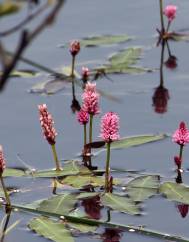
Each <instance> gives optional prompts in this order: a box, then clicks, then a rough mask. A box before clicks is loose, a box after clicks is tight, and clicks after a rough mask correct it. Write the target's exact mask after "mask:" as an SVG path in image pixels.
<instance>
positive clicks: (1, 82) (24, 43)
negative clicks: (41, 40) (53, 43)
mask: <svg viewBox="0 0 189 242" xmlns="http://www.w3.org/2000/svg"><path fill="white" fill-rule="evenodd" d="M63 4H64V0H59V1H58V2H57V4H56V5H55V6H54V8H53V9H52V11H51V12H50V13H49V14H48V16H47V17H45V19H44V20H43V21H42V22H41V23H40V24H39V25H38V26H37V27H36V28H35V29H34V30H33V32H31V33H29V32H28V31H26V30H24V31H23V32H22V33H21V40H20V43H19V44H18V47H17V50H16V51H15V54H14V56H13V58H12V61H11V62H10V63H9V64H8V65H7V66H6V68H4V70H3V74H2V76H1V78H0V91H2V90H3V88H4V87H5V84H6V83H7V80H8V78H9V75H10V73H11V71H12V70H13V69H14V68H15V67H16V65H17V63H18V61H19V58H20V57H21V56H22V54H23V52H24V51H25V49H26V47H28V46H29V44H31V42H32V41H33V40H34V39H35V38H36V37H37V36H38V35H39V34H40V33H41V32H42V31H43V30H44V29H45V28H46V27H48V26H49V25H51V24H52V23H53V22H54V21H55V18H56V16H57V14H58V12H59V10H60V9H61V7H62V5H63Z"/></svg>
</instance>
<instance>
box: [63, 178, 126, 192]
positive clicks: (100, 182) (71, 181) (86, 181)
mask: <svg viewBox="0 0 189 242" xmlns="http://www.w3.org/2000/svg"><path fill="white" fill-rule="evenodd" d="M113 182H114V184H115V185H117V184H119V183H120V182H121V180H119V179H114V181H113ZM61 183H62V184H67V185H70V186H73V187H75V188H78V189H79V188H82V187H84V186H87V185H92V186H93V187H101V186H104V177H101V176H68V177H66V178H64V179H63V180H62V181H61Z"/></svg>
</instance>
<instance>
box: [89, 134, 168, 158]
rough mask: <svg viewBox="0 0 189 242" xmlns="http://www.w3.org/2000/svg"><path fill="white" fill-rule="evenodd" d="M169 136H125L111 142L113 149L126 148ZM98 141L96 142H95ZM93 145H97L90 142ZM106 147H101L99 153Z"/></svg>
mask: <svg viewBox="0 0 189 242" xmlns="http://www.w3.org/2000/svg"><path fill="white" fill-rule="evenodd" d="M167 137H168V136H167V135H166V134H159V135H153V134H152V135H150V134H149V135H138V136H128V137H124V138H121V139H120V140H117V141H114V142H112V143H111V147H110V148H111V149H126V148H130V147H135V146H139V145H144V144H147V143H151V142H156V141H160V140H163V139H165V138H167ZM95 143H96V142H95ZM90 145H91V147H93V148H94V147H95V145H94V146H93V143H91V144H90ZM104 150H105V149H104V148H103V149H100V151H99V152H97V154H98V153H100V152H102V151H104Z"/></svg>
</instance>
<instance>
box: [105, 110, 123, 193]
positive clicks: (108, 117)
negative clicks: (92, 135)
mask: <svg viewBox="0 0 189 242" xmlns="http://www.w3.org/2000/svg"><path fill="white" fill-rule="evenodd" d="M100 137H101V138H102V139H103V140H104V141H105V142H106V145H107V158H106V171H105V191H106V192H109V184H110V146H111V142H112V141H116V140H118V139H119V117H118V115H117V114H116V113H114V112H108V113H106V114H105V115H104V116H103V117H102V119H101V133H100Z"/></svg>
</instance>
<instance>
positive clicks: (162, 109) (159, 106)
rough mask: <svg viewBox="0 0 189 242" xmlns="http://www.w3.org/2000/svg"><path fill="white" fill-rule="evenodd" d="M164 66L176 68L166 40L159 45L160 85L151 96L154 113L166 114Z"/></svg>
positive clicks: (167, 92) (167, 94) (174, 59)
mask: <svg viewBox="0 0 189 242" xmlns="http://www.w3.org/2000/svg"><path fill="white" fill-rule="evenodd" d="M166 49H167V52H168V59H167V60H166V61H165V60H164V59H165V50H166ZM164 65H165V66H166V67H167V68H169V69H172V70H173V69H175V68H176V67H177V58H176V56H174V55H172V53H171V50H170V47H169V42H168V40H163V41H162V43H161V58H160V83H159V86H158V87H156V88H155V91H154V94H153V96H152V102H153V107H154V111H155V112H156V113H161V114H162V113H166V112H167V106H168V100H169V99H170V96H169V90H168V89H167V88H165V87H164V73H163V67H164Z"/></svg>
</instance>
